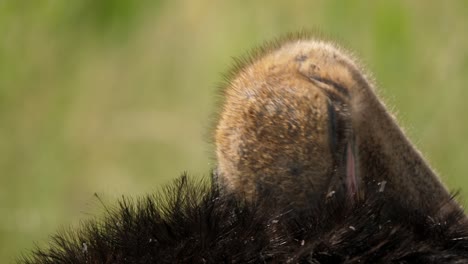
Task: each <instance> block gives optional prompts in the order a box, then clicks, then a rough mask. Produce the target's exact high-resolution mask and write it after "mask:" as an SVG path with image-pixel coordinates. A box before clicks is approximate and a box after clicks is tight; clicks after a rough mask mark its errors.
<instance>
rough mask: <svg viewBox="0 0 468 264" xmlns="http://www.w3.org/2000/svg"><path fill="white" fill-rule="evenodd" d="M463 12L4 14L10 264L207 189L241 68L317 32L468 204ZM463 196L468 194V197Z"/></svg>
mask: <svg viewBox="0 0 468 264" xmlns="http://www.w3.org/2000/svg"><path fill="white" fill-rule="evenodd" d="M466 14H468V4H467V2H466V1H463V0H460V1H448V2H444V3H443V4H442V3H440V2H437V1H423V0H420V1H403V0H401V1H338V0H331V1H206V0H200V1H191V0H185V1H184V0H180V1H164V2H161V1H149V0H146V1H131V0H100V1H95V0H77V1H63V0H47V1H26V0H6V1H0V36H1V38H0V262H2V263H3V262H8V261H12V260H13V259H14V257H15V256H17V255H18V254H19V253H20V252H22V251H24V250H27V249H29V248H31V247H32V246H33V242H35V241H36V242H38V243H39V244H41V243H45V242H46V241H47V238H48V234H50V233H53V232H55V231H56V230H58V229H59V228H60V227H63V226H65V227H66V226H68V225H70V224H71V223H77V221H78V220H77V219H84V218H86V216H87V215H88V214H93V213H95V211H96V208H97V209H98V210H100V209H102V205H101V204H100V203H99V200H98V199H97V198H95V196H94V195H93V194H94V193H98V194H99V196H100V197H104V198H105V200H106V201H113V200H114V199H115V197H118V196H119V195H122V194H126V195H138V194H141V193H146V192H151V191H152V190H154V189H156V188H157V187H158V186H159V185H160V184H163V183H166V182H167V181H168V180H169V179H170V178H172V177H175V176H178V175H179V173H180V172H182V171H184V170H187V171H190V172H191V174H195V175H199V176H201V175H207V174H209V171H210V168H212V167H213V166H214V165H213V160H212V157H213V154H212V149H211V147H210V144H209V143H208V141H209V140H208V139H209V135H210V127H211V123H212V120H211V119H212V116H213V115H212V112H214V111H215V110H216V100H217V97H216V93H217V91H218V89H217V87H218V83H220V82H221V81H222V77H221V73H223V72H225V71H226V70H227V69H228V67H229V64H230V63H231V57H232V56H238V55H242V54H243V53H244V52H245V51H247V50H249V49H250V48H252V47H253V46H256V45H258V44H260V43H262V42H263V41H264V40H269V39H272V38H274V37H276V36H279V35H281V34H284V33H286V32H290V31H298V30H301V29H318V30H320V31H321V32H323V33H325V35H328V36H330V37H332V38H334V39H336V40H337V41H338V42H340V43H342V44H344V45H345V46H347V47H348V48H350V49H352V50H353V51H354V52H355V53H356V55H358V56H359V57H361V58H362V59H363V62H364V63H365V64H366V65H367V66H368V68H369V70H370V71H371V72H373V73H374V77H375V78H376V80H377V83H378V85H379V91H380V92H379V93H380V94H382V95H383V96H384V97H385V99H386V102H387V104H388V105H389V106H391V108H393V109H397V110H398V119H399V121H400V124H403V126H404V127H405V128H406V130H407V133H408V134H409V136H410V137H411V138H412V140H413V141H414V142H415V144H416V145H417V146H418V147H419V148H420V149H421V150H422V152H423V153H424V154H425V156H426V157H427V158H428V159H429V161H430V162H431V164H432V165H433V167H435V168H436V170H437V171H438V172H439V173H440V174H441V177H442V179H443V180H444V181H445V182H447V183H448V184H449V186H450V187H451V188H452V189H459V188H461V189H468V181H467V180H466V179H467V178H466V177H467V175H468V164H467V162H465V160H466V159H467V157H468V140H466V138H465V136H466V135H468V119H467V117H466V116H465V113H466V112H468V104H467V103H466V100H468V87H467V83H468V34H466V32H467V31H466V28H467V27H468V16H466ZM462 193H466V192H462Z"/></svg>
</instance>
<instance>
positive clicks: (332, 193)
mask: <svg viewBox="0 0 468 264" xmlns="http://www.w3.org/2000/svg"><path fill="white" fill-rule="evenodd" d="M333 195H335V191H330V192H329V193H327V198H331V197H333Z"/></svg>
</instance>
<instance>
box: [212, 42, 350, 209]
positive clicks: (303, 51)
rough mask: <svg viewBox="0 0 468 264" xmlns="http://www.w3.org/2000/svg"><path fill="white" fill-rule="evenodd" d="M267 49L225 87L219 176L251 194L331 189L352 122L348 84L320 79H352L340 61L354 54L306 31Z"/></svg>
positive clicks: (298, 194) (300, 196) (298, 196)
mask: <svg viewBox="0 0 468 264" xmlns="http://www.w3.org/2000/svg"><path fill="white" fill-rule="evenodd" d="M261 50H262V52H258V54H256V55H254V56H253V57H252V58H250V59H248V60H247V61H246V62H245V63H244V64H241V66H238V67H237V70H236V71H235V73H234V74H232V77H231V79H230V80H229V82H228V84H227V86H226V87H225V90H224V97H225V99H224V104H223V105H222V109H221V114H220V117H219V121H218V124H217V127H216V134H215V142H216V156H217V161H218V175H219V179H220V181H221V183H222V184H223V185H224V186H225V187H226V188H227V189H228V190H235V191H236V192H238V193H241V194H242V195H245V196H246V197H247V198H248V199H252V198H254V197H255V195H256V194H259V193H262V192H268V193H272V195H271V197H274V196H275V194H277V195H281V196H282V197H288V200H289V201H291V202H293V203H295V202H297V201H303V200H304V197H306V195H307V197H309V198H310V197H312V198H313V197H315V196H320V195H325V194H326V193H327V192H328V191H329V186H330V184H331V183H332V182H333V181H334V180H336V181H338V180H339V179H333V177H332V175H338V174H340V173H341V172H342V170H344V169H345V168H342V167H343V166H341V165H342V164H344V163H345V161H344V158H345V156H346V155H345V151H346V143H347V141H349V140H351V139H352V128H351V124H350V122H349V119H350V118H349V111H348V110H349V109H348V108H347V105H346V104H345V103H344V102H343V98H342V97H343V96H347V94H348V91H347V90H342V91H339V90H338V91H335V90H331V89H329V91H326V89H327V88H328V84H327V83H326V82H322V80H325V79H330V80H334V81H335V82H336V84H337V85H339V87H347V86H348V83H350V82H351V81H350V79H351V75H350V73H349V71H348V69H347V68H346V67H343V66H341V65H340V63H341V62H344V63H346V65H349V64H350V63H351V62H350V60H349V59H348V57H347V56H345V55H343V54H342V52H340V51H339V50H338V49H337V48H335V47H334V46H333V45H332V44H330V43H326V42H322V41H316V40H311V39H308V38H305V37H298V38H290V39H287V40H284V41H281V42H278V43H275V44H269V46H267V48H263V49H261ZM311 76H312V77H311ZM314 78H317V79H318V81H316V80H314ZM340 83H342V84H341V85H340ZM324 89H325V90H324ZM343 89H344V88H343ZM341 174H342V173H341ZM337 177H338V176H337Z"/></svg>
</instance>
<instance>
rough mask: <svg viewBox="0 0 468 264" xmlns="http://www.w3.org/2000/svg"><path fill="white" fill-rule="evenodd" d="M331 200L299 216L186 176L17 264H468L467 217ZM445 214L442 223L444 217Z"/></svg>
mask: <svg viewBox="0 0 468 264" xmlns="http://www.w3.org/2000/svg"><path fill="white" fill-rule="evenodd" d="M347 200H348V198H347V196H346V194H344V193H335V194H334V195H332V196H331V197H329V198H328V199H327V200H326V201H325V200H324V201H323V203H319V204H318V205H317V203H312V204H315V205H314V207H304V209H303V210H297V209H296V210H289V209H288V208H276V207H275V206H274V205H273V204H269V203H268V201H264V202H254V203H245V202H243V201H240V200H238V199H237V198H235V197H234V196H223V195H221V194H220V193H219V191H218V189H217V187H216V185H215V184H213V183H211V184H206V182H198V183H195V182H194V181H193V180H190V179H188V178H187V177H186V176H182V177H181V178H179V179H178V180H176V181H175V182H174V183H173V184H172V185H170V186H169V187H168V188H166V189H165V191H164V192H162V195H161V194H157V195H152V196H148V197H146V198H144V199H140V200H137V201H131V200H130V199H123V200H121V201H120V203H119V205H118V207H116V208H114V209H111V210H109V211H108V214H107V215H106V217H105V218H104V219H103V220H92V221H90V222H87V223H85V224H84V225H83V226H82V227H81V228H80V229H78V230H71V231H67V232H64V233H60V234H57V235H55V236H54V237H53V239H52V243H51V244H50V248H47V249H36V250H35V251H34V252H33V253H31V254H27V255H26V256H25V257H23V258H22V259H21V260H20V261H19V262H20V263H390V262H391V263H466V261H468V228H467V227H466V226H464V225H462V224H460V220H461V219H462V216H463V212H462V211H461V209H460V210H452V211H451V212H449V213H447V214H443V215H445V216H444V218H442V219H437V218H435V216H434V215H435V214H428V212H424V211H420V210H418V209H417V208H413V207H406V206H405V205H404V204H401V203H394V202H392V201H393V197H390V196H387V193H386V192H385V190H382V189H381V188H376V190H375V191H374V192H370V193H369V194H368V195H367V196H366V198H365V199H364V200H361V201H358V202H356V203H349V202H347ZM439 215H440V214H439Z"/></svg>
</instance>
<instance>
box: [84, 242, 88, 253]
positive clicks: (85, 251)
mask: <svg viewBox="0 0 468 264" xmlns="http://www.w3.org/2000/svg"><path fill="white" fill-rule="evenodd" d="M83 253H88V245H86V243H84V242H83Z"/></svg>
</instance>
